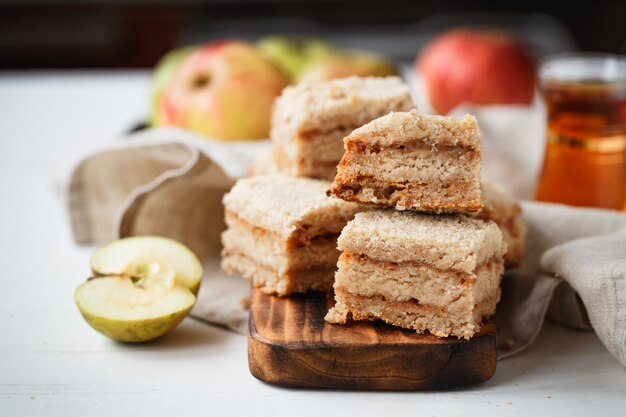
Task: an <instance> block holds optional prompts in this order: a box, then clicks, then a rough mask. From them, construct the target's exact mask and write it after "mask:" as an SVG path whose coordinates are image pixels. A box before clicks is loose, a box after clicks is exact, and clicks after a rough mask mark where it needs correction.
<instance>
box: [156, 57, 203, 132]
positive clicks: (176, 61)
mask: <svg viewBox="0 0 626 417" xmlns="http://www.w3.org/2000/svg"><path fill="white" fill-rule="evenodd" d="M196 49H198V48H197V47H196V46H185V47H182V48H177V49H173V50H171V51H170V52H168V53H167V54H165V55H164V56H163V57H162V58H161V59H160V60H159V62H157V64H156V66H155V67H154V72H153V75H152V107H151V112H150V122H151V124H157V123H158V120H159V119H162V116H160V115H159V109H160V108H161V106H160V103H161V99H162V97H163V90H165V86H166V85H167V83H169V81H170V79H171V78H172V75H173V74H174V72H175V71H176V69H177V68H178V66H179V65H180V63H181V62H182V61H183V59H184V58H185V57H186V56H187V55H189V54H190V53H191V52H193V51H195V50H196Z"/></svg>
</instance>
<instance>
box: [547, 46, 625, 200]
mask: <svg viewBox="0 0 626 417" xmlns="http://www.w3.org/2000/svg"><path fill="white" fill-rule="evenodd" d="M538 74H539V84H540V89H541V93H542V95H543V98H544V100H545V103H546V108H547V112H548V115H547V116H548V117H547V121H548V127H547V138H546V153H545V157H544V163H543V169H542V172H541V177H540V179H539V184H538V186H537V190H536V198H537V200H540V201H549V202H555V203H564V204H570V205H574V206H587V207H603V208H609V209H617V210H626V56H619V55H609V54H600V53H571V54H560V55H554V56H551V57H548V58H546V59H544V60H543V61H541V62H540V65H539V69H538Z"/></svg>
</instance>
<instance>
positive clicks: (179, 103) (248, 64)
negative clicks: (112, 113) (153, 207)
mask: <svg viewBox="0 0 626 417" xmlns="http://www.w3.org/2000/svg"><path fill="white" fill-rule="evenodd" d="M174 66H175V70H174V71H173V72H172V74H171V76H170V77H169V80H167V81H166V82H165V83H164V84H165V86H164V88H163V92H162V94H161V95H160V97H161V98H160V100H159V102H158V104H157V105H156V107H157V108H156V111H155V115H156V117H155V118H154V120H153V122H154V125H156V126H164V125H176V126H180V127H184V128H187V129H189V130H192V131H194V132H197V133H200V134H203V135H205V136H209V137H213V138H218V139H226V140H229V139H257V138H266V137H267V136H268V132H269V123H270V113H271V109H272V103H273V102H274V99H275V98H276V96H278V95H279V94H280V92H281V91H282V89H283V88H284V87H285V86H286V85H287V84H288V83H289V80H288V79H287V77H286V76H285V75H284V74H283V73H282V71H280V70H279V69H278V68H277V67H276V65H275V64H274V63H273V62H272V61H270V60H269V59H268V58H267V57H266V56H265V55H264V54H263V53H261V52H260V51H259V50H258V49H257V48H255V46H254V45H252V44H249V43H246V42H241V41H222V42H214V43H210V44H206V45H204V46H201V47H199V48H198V49H196V50H194V51H192V52H191V53H189V54H188V55H186V56H184V57H183V58H182V60H181V62H180V64H179V65H177V66H176V65H174Z"/></svg>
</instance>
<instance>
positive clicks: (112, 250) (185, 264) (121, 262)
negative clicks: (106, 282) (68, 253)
mask: <svg viewBox="0 0 626 417" xmlns="http://www.w3.org/2000/svg"><path fill="white" fill-rule="evenodd" d="M91 270H92V271H93V273H94V274H95V275H102V276H106V275H119V276H127V275H128V276H131V275H132V276H139V277H141V276H144V275H146V274H151V273H155V272H162V271H163V270H169V271H173V272H174V273H175V281H176V283H177V284H178V285H181V286H183V287H186V288H189V290H190V291H191V292H192V293H194V294H197V293H198V290H199V288H200V281H201V280H202V265H201V264H200V261H199V260H198V258H197V257H196V255H195V254H194V253H193V252H192V251H191V250H189V249H188V248H187V247H186V246H185V245H182V244H180V243H178V242H176V241H174V240H171V239H168V238H164V237H157V236H136V237H128V238H124V239H121V240H117V241H115V242H111V243H109V244H107V245H105V246H103V247H101V248H100V249H98V251H97V252H96V253H95V254H94V256H93V257H92V258H91Z"/></svg>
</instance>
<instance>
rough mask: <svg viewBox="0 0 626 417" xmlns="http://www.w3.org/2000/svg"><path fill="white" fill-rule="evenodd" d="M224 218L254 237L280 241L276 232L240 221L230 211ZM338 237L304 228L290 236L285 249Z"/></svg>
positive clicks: (337, 234) (318, 230) (324, 231)
mask: <svg viewBox="0 0 626 417" xmlns="http://www.w3.org/2000/svg"><path fill="white" fill-rule="evenodd" d="M226 218H227V220H228V223H229V224H231V225H234V226H235V227H237V228H240V229H244V230H247V231H248V232H249V233H251V234H252V235H254V236H258V237H267V238H270V239H276V240H280V239H281V237H280V235H278V233H276V232H271V231H269V230H267V229H264V228H262V227H259V226H255V225H253V224H251V223H248V222H247V221H245V220H243V219H241V218H240V217H239V216H238V215H237V214H236V213H234V212H232V211H227V212H226ZM338 237H339V232H332V231H328V230H324V229H317V230H315V231H313V232H308V229H306V226H305V228H304V230H296V231H295V232H293V233H292V234H291V236H290V237H289V239H288V240H287V242H286V249H291V248H302V247H304V246H307V245H311V244H316V243H324V242H332V241H336V240H337V238H338Z"/></svg>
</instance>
